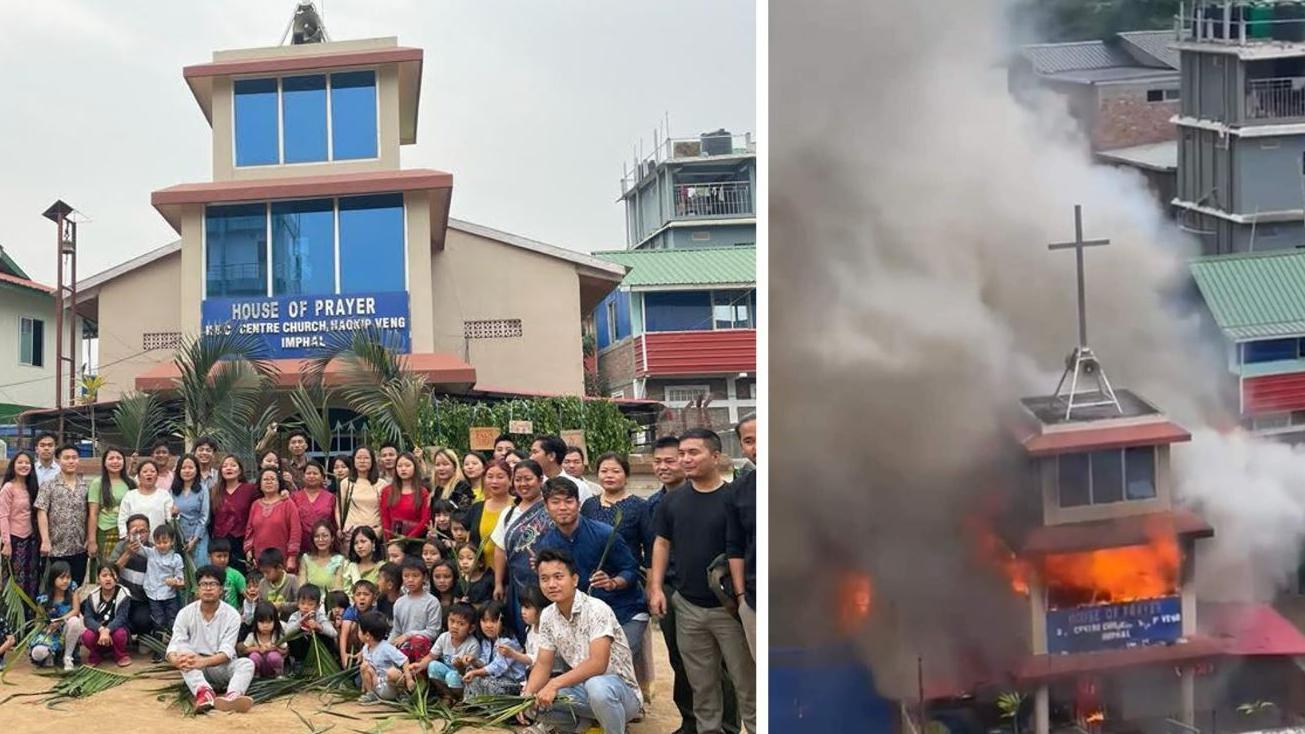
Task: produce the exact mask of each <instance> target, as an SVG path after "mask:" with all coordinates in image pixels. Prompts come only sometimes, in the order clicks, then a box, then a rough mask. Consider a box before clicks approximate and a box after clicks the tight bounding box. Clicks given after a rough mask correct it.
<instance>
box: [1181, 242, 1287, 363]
mask: <svg viewBox="0 0 1305 734" xmlns="http://www.w3.org/2000/svg"><path fill="white" fill-rule="evenodd" d="M1190 268H1191V271H1192V277H1193V278H1195V279H1196V286H1197V288H1199V289H1200V291H1201V296H1202V297H1204V298H1205V303H1206V305H1207V306H1208V307H1209V309H1210V312H1211V313H1212V314H1214V320H1215V323H1217V324H1218V325H1219V328H1220V329H1222V330H1223V333H1224V335H1226V336H1227V337H1228V338H1229V339H1231V340H1233V341H1237V342H1242V341H1253V340H1257V339H1274V338H1278V337H1296V336H1305V252H1302V251H1299V250H1279V251H1272V252H1261V253H1247V254H1239V255H1215V256H1211V257H1203V258H1198V259H1196V260H1194V261H1192V262H1191V264H1190Z"/></svg>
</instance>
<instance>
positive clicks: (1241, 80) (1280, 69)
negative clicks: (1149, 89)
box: [1172, 0, 1305, 255]
mask: <svg viewBox="0 0 1305 734" xmlns="http://www.w3.org/2000/svg"><path fill="white" fill-rule="evenodd" d="M1225 10H1227V11H1229V12H1228V13H1227V14H1225ZM1188 11H1189V12H1188V14H1187V16H1186V17H1184V18H1183V19H1182V21H1181V22H1180V24H1179V32H1178V38H1177V41H1176V42H1174V43H1173V44H1172V47H1173V48H1174V49H1176V50H1177V51H1178V53H1180V54H1181V58H1182V109H1181V111H1180V112H1179V114H1178V116H1177V117H1176V118H1175V121H1176V122H1177V124H1178V127H1179V129H1180V131H1181V135H1180V139H1179V157H1178V194H1177V196H1176V198H1175V199H1174V201H1173V204H1174V206H1176V207H1178V208H1179V209H1180V212H1179V217H1180V218H1179V221H1180V223H1181V224H1182V225H1183V227H1184V229H1186V230H1187V231H1189V232H1192V233H1193V234H1195V235H1197V236H1198V237H1200V239H1201V243H1202V251H1203V252H1204V254H1207V255H1221V254H1226V253H1232V252H1249V251H1260V250H1274V249H1281V248H1292V247H1297V246H1300V245H1302V244H1305V228H1303V225H1302V222H1303V221H1305V175H1303V174H1305V169H1303V168H1302V165H1303V163H1305V161H1303V159H1302V155H1303V154H1305V6H1303V5H1302V4H1301V3H1300V2H1280V3H1277V4H1268V3H1249V2H1241V1H1240V0H1238V1H1237V2H1229V3H1225V2H1222V0H1221V1H1220V2H1197V3H1195V4H1194V6H1193V5H1191V4H1189V5H1188Z"/></svg>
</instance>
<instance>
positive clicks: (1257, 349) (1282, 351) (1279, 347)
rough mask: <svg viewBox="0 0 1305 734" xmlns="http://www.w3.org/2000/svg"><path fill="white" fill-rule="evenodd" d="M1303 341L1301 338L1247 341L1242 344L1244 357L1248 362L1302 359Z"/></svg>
mask: <svg viewBox="0 0 1305 734" xmlns="http://www.w3.org/2000/svg"><path fill="white" fill-rule="evenodd" d="M1301 342H1302V340H1301V339H1266V340H1263V341H1257V342H1246V343H1245V344H1244V345H1242V349H1243V358H1242V359H1243V361H1244V362H1245V363H1246V364H1254V363H1256V362H1277V361H1279V360H1283V359H1300V358H1301V346H1302V345H1301Z"/></svg>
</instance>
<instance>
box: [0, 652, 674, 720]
mask: <svg viewBox="0 0 1305 734" xmlns="http://www.w3.org/2000/svg"><path fill="white" fill-rule="evenodd" d="M653 650H654V659H655V660H656V661H657V671H656V681H655V682H654V684H653V695H652V701H651V702H649V703H648V704H647V706H646V708H645V715H644V719H643V721H641V722H639V723H637V724H632V725H631V726H630V731H631V732H632V734H658V733H661V732H670V731H674V730H675V728H676V727H678V726H679V725H680V716H679V712H677V711H676V710H675V705H674V704H673V703H672V702H671V678H670V676H671V668H670V663H669V662H668V661H667V658H666V643H665V642H664V641H663V639H662V636H661V632H660V631H656V630H655V631H654V632H653ZM134 658H135V661H136V662H135V663H134V664H133V665H132V666H131V667H128V668H118V667H116V666H114V665H113V664H112V663H105V664H104V665H105V667H106V668H107V669H111V670H115V671H125V672H131V671H135V670H143V669H144V668H147V667H149V660H148V658H146V657H144V656H141V655H135V656H134ZM177 680H180V677H178V678H177ZM5 681H6V685H4V686H0V700H2V699H4V698H5V697H6V696H9V695H10V694H13V693H26V692H35V691H43V690H47V689H48V688H49V687H50V686H51V685H52V683H53V682H52V681H51V680H50V679H48V678H45V677H42V676H38V675H35V674H34V672H33V670H32V668H31V667H30V666H29V665H28V664H27V663H26V661H25V660H24V661H21V662H19V663H17V664H16V665H15V666H14V669H13V670H11V671H10V672H9V674H8V675H7V676H6V679H5ZM167 684H168V682H167V681H155V680H135V681H131V682H129V683H126V684H123V685H122V686H119V687H118V688H114V689H112V690H109V691H105V692H104V693H100V694H97V695H94V696H91V697H90V698H86V699H82V700H78V701H71V702H68V703H64V704H62V705H60V706H59V707H58V708H57V709H50V708H47V707H46V706H45V705H44V704H42V703H39V702H36V699H34V698H17V699H14V700H12V701H9V702H8V703H5V704H3V705H0V734H23V733H25V732H41V733H42V734H50V732H64V733H65V734H66V733H69V732H76V731H77V730H78V729H79V727H81V726H86V727H88V729H93V731H94V734H116V733H117V732H130V733H131V734H186V733H187V732H213V731H221V732H224V734H225V733H227V732H278V734H291V733H296V734H310V732H318V733H319V734H320V733H322V732H325V731H327V727H331V728H330V729H329V731H331V732H332V733H333V734H344V733H345V732H351V731H363V732H367V731H373V730H374V729H373V727H374V726H375V723H374V722H376V721H382V720H383V717H380V716H372V715H369V712H373V711H375V710H376V709H375V708H373V707H366V706H358V705H356V704H352V703H347V704H336V705H334V706H332V708H331V710H332V711H339V712H340V713H344V714H349V715H354V716H361V717H363V720H360V721H352V720H349V719H345V718H340V717H336V716H331V715H329V714H323V713H321V712H320V711H321V709H322V708H323V705H324V704H323V703H322V702H321V701H320V700H319V699H318V697H317V696H315V695H304V696H296V697H295V698H293V699H290V700H288V701H281V700H278V701H273V702H271V703H267V704H263V705H261V706H255V707H254V710H253V711H251V712H249V713H248V714H233V713H220V712H213V713H209V714H206V715H204V716H198V717H191V718H187V717H185V716H183V715H182V714H181V712H180V710H178V709H176V708H168V707H167V706H168V704H167V703H165V702H163V701H158V700H156V696H157V694H155V693H151V692H150V689H152V688H160V687H162V686H164V685H167ZM296 711H297V712H298V713H299V715H301V716H303V717H304V718H306V719H307V720H308V721H310V722H311V723H312V727H313V728H312V729H310V728H309V727H306V726H304V723H303V722H302V721H300V720H299V717H298V716H296V715H295V712H296ZM386 723H388V724H389V726H385V725H384V724H383V725H382V728H383V731H385V732H386V733H387V734H407V733H408V732H420V731H421V729H420V727H419V726H418V725H417V724H416V723H414V722H410V721H389V722H386ZM437 726H438V725H437ZM436 731H438V729H436ZM462 731H465V732H470V731H499V732H501V731H506V730H504V729H484V728H478V729H471V728H468V729H463V730H462Z"/></svg>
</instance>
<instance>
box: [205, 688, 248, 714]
mask: <svg viewBox="0 0 1305 734" xmlns="http://www.w3.org/2000/svg"><path fill="white" fill-rule="evenodd" d="M213 705H214V706H215V707H216V708H217V710H218V711H234V712H236V713H238V714H243V713H245V712H247V711H249V709H251V708H253V707H254V699H252V698H250V697H249V696H244V695H241V694H239V693H236V692H235V691H228V692H227V694H226V695H224V696H220V697H218V698H217V699H216V700H215V701H214V702H213Z"/></svg>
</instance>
